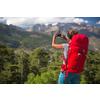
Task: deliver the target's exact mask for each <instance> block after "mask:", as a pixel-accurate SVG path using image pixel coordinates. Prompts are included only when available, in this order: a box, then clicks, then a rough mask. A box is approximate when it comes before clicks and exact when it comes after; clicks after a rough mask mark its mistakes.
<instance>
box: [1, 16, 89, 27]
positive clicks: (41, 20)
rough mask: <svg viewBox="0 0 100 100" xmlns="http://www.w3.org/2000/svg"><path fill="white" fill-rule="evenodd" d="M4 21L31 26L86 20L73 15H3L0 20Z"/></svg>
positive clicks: (21, 25)
mask: <svg viewBox="0 0 100 100" xmlns="http://www.w3.org/2000/svg"><path fill="white" fill-rule="evenodd" d="M5 20H6V23H7V24H8V25H9V24H13V25H16V26H20V27H25V26H29V27H30V26H33V25H34V24H46V25H47V24H54V23H58V22H61V23H71V22H75V23H79V22H85V23H88V21H87V20H83V19H80V18H75V17H3V18H2V19H1V18H0V21H5Z"/></svg>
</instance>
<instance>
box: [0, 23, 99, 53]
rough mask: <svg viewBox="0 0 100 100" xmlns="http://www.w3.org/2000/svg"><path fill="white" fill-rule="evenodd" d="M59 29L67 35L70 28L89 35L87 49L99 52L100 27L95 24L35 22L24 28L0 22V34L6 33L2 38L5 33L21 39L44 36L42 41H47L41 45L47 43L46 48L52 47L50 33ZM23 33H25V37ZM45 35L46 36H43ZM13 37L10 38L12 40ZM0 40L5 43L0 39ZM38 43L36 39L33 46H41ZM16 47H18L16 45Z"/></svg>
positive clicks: (33, 38)
mask: <svg viewBox="0 0 100 100" xmlns="http://www.w3.org/2000/svg"><path fill="white" fill-rule="evenodd" d="M59 29H60V30H61V32H62V33H63V34H65V35H66V36H67V32H68V31H69V30H71V29H74V30H76V31H78V33H79V34H85V35H86V36H88V37H89V50H91V51H94V52H96V53H97V52H99V50H100V45H99V43H100V42H99V41H100V27H97V26H96V25H87V24H86V23H57V24H56V25H52V24H48V25H44V24H35V25H34V26H32V27H29V28H24V29H23V28H21V27H18V26H15V25H11V24H10V25H5V24H0V35H1V33H2V34H4V35H6V36H3V38H5V39H6V37H7V34H10V36H12V35H13V36H14V37H13V38H15V37H16V38H20V37H22V38H23V39H22V40H25V39H26V38H27V39H28V38H29V37H31V39H32V40H36V39H38V38H41V39H42V38H43V36H44V40H43V41H45V40H46V39H47V40H46V41H47V43H46V42H44V43H43V45H44V46H47V45H49V46H48V48H47V49H50V48H52V47H51V46H50V45H51V41H52V34H54V33H56V32H58V31H59ZM5 30H6V31H5ZM19 33H20V35H19ZM23 34H26V35H27V37H25V36H24V35H23ZM33 34H34V35H33ZM41 35H42V36H41ZM1 36H2V35H1ZM8 37H9V35H8ZM45 37H47V38H45ZM13 38H12V39H11V40H14V39H13ZM27 39H26V40H27ZM19 40H20V39H19ZM26 40H25V43H26V44H27V43H28V42H26ZM48 40H49V41H48ZM9 41H10V40H9ZM57 41H58V42H57V43H59V41H60V42H61V41H62V42H65V41H63V40H62V39H59V40H57ZM0 42H2V43H5V42H3V41H1V40H0ZM17 42H18V43H19V42H20V41H17ZM35 43H36V41H35ZM38 43H39V41H37V43H36V44H37V46H36V45H35V47H41V46H39V45H38ZM33 44H34V43H33ZM35 47H34V48H35ZM16 48H18V46H17V47H16Z"/></svg>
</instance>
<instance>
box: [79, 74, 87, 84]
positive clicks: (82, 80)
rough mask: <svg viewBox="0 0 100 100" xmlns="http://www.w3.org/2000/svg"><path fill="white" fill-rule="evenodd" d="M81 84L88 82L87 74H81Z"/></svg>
mask: <svg viewBox="0 0 100 100" xmlns="http://www.w3.org/2000/svg"><path fill="white" fill-rule="evenodd" d="M80 84H87V81H86V79H85V76H84V75H82V76H81V81H80Z"/></svg>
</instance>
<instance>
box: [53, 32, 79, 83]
mask: <svg viewBox="0 0 100 100" xmlns="http://www.w3.org/2000/svg"><path fill="white" fill-rule="evenodd" d="M76 34H78V32H76V31H74V30H70V31H69V32H68V34H67V38H66V37H65V35H64V34H61V38H63V39H65V40H66V41H68V43H64V44H55V39H56V37H57V35H58V34H57V33H55V34H54V35H53V41H52V47H54V48H57V49H64V57H63V59H65V60H63V65H65V61H66V63H67V62H68V52H69V43H71V39H72V37H73V36H74V35H76ZM65 80H66V81H65ZM69 83H70V84H79V74H77V73H71V72H68V74H67V77H65V71H64V70H61V72H60V75H59V79H58V84H69Z"/></svg>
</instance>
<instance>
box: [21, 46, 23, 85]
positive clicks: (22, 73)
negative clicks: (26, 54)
mask: <svg viewBox="0 0 100 100" xmlns="http://www.w3.org/2000/svg"><path fill="white" fill-rule="evenodd" d="M21 65H22V67H21V84H23V44H22V63H21Z"/></svg>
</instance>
